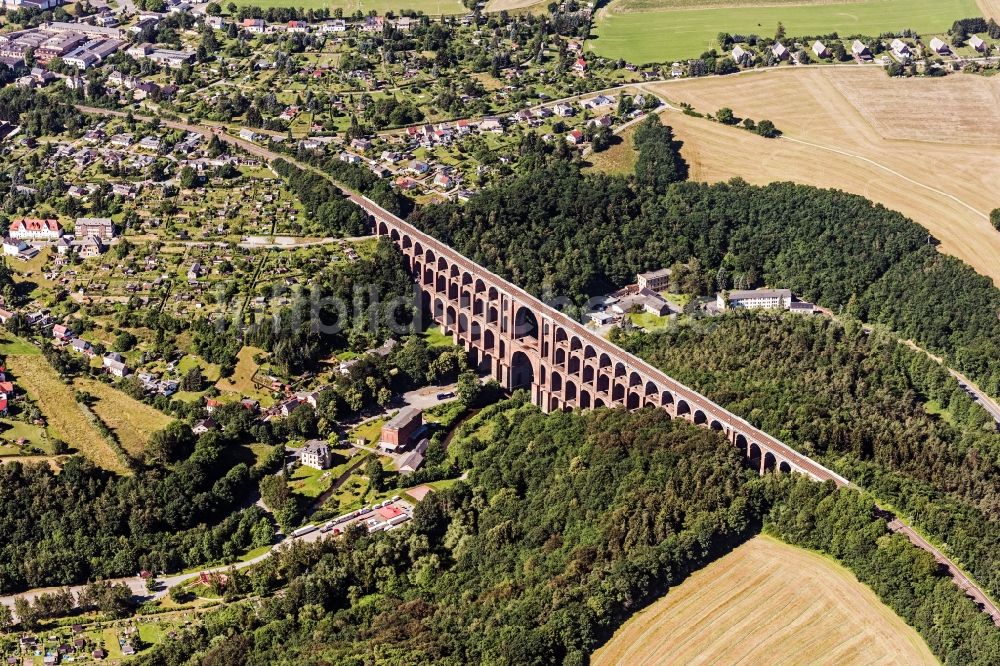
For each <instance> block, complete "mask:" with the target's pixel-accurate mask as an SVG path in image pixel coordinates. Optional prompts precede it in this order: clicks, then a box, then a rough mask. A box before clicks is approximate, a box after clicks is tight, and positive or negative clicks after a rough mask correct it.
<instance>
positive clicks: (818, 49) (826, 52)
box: [812, 39, 830, 58]
mask: <svg viewBox="0 0 1000 666" xmlns="http://www.w3.org/2000/svg"><path fill="white" fill-rule="evenodd" d="M812 51H813V53H815V54H816V57H817V58H829V57H830V49H828V48H826V45H825V44H823V42H821V41H819V40H818V39H817V40H816V41H815V42H813V45H812Z"/></svg>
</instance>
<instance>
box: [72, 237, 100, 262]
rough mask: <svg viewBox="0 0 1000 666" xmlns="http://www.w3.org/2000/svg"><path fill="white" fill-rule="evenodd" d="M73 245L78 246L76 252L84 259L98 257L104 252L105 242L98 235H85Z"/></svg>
mask: <svg viewBox="0 0 1000 666" xmlns="http://www.w3.org/2000/svg"><path fill="white" fill-rule="evenodd" d="M73 245H74V247H75V248H76V253H77V254H78V255H80V256H81V257H83V258H84V259H88V258H90V257H96V256H99V255H101V254H103V253H104V243H102V242H101V239H100V238H98V237H97V236H84V237H83V238H81V239H80V240H78V241H76V242H75V243H74V244H73Z"/></svg>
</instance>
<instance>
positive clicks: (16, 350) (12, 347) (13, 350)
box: [0, 333, 42, 356]
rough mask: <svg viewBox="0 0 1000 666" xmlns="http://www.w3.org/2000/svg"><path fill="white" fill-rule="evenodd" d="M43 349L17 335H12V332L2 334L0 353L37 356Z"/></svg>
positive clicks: (0, 337) (4, 354)
mask: <svg viewBox="0 0 1000 666" xmlns="http://www.w3.org/2000/svg"><path fill="white" fill-rule="evenodd" d="M41 353H42V352H41V350H40V349H38V347H36V346H35V345H33V344H31V343H30V342H28V341H27V340H23V339H21V338H19V337H17V336H16V335H11V334H10V333H2V334H0V355H3V356H9V355H11V354H17V355H18V356H37V355H39V354H41Z"/></svg>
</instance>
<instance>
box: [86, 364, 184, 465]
mask: <svg viewBox="0 0 1000 666" xmlns="http://www.w3.org/2000/svg"><path fill="white" fill-rule="evenodd" d="M74 385H75V386H76V387H77V388H79V389H81V390H84V391H86V392H88V393H90V394H91V395H93V396H95V397H96V398H97V400H96V401H95V403H94V404H93V405H92V406H91V408H92V409H93V410H94V413H96V414H97V415H98V416H99V417H101V420H102V421H104V422H105V423H107V424H108V427H109V428H111V429H112V430H113V431H114V432H115V434H116V435H118V439H119V441H121V443H122V446H124V447H125V450H126V451H128V452H129V453H130V454H132V455H137V454H139V453H141V452H142V450H143V449H144V448H145V447H146V444H147V443H148V442H149V438H150V436H151V435H152V434H153V433H154V432H156V431H158V430H163V429H164V428H166V427H167V425H168V424H169V423H170V421H171V419H170V417H169V416H167V415H166V414H164V413H163V412H161V411H160V410H158V409H156V408H154V407H150V406H149V405H147V404H146V403H144V402H139V401H138V400H136V399H135V398H133V397H131V396H129V395H126V394H125V393H122V392H121V391H119V390H118V389H116V388H114V387H112V386H108V385H107V384H105V383H103V382H99V381H95V380H93V379H78V380H76V382H75V383H74Z"/></svg>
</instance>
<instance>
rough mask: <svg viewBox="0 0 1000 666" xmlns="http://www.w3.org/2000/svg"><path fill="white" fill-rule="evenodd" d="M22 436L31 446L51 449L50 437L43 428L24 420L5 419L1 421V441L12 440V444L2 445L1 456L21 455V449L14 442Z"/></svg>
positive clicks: (46, 449) (44, 449) (45, 449)
mask: <svg viewBox="0 0 1000 666" xmlns="http://www.w3.org/2000/svg"><path fill="white" fill-rule="evenodd" d="M22 437H23V438H24V439H25V440H27V442H28V445H29V446H37V447H38V448H40V449H42V450H43V451H48V449H49V444H50V442H49V438H48V437H47V436H46V434H45V430H44V429H43V428H40V427H39V426H36V425H32V424H30V423H25V422H24V421H15V420H13V419H3V420H2V421H0V441H2V442H11V443H12V444H11V445H7V446H0V456H16V455H21V449H20V448H18V447H17V446H16V445H14V444H13V442H16V441H17V440H19V439H21V438H22Z"/></svg>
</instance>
